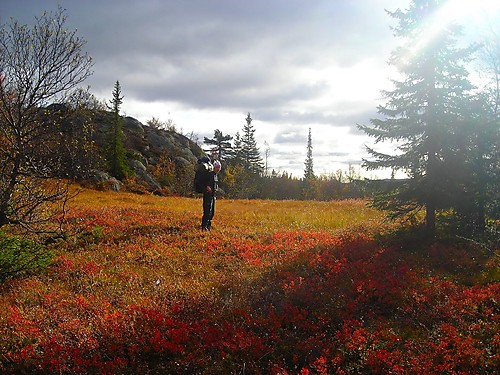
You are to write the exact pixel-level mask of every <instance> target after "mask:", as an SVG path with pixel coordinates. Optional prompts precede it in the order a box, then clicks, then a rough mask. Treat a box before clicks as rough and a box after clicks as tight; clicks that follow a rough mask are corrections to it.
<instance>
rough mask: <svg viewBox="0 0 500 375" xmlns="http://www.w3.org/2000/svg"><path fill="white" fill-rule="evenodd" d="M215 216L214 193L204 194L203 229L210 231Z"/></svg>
mask: <svg viewBox="0 0 500 375" xmlns="http://www.w3.org/2000/svg"><path fill="white" fill-rule="evenodd" d="M214 214H215V195H214V194H212V193H204V194H203V217H202V218H201V229H203V230H210V228H211V226H212V219H213V217H214Z"/></svg>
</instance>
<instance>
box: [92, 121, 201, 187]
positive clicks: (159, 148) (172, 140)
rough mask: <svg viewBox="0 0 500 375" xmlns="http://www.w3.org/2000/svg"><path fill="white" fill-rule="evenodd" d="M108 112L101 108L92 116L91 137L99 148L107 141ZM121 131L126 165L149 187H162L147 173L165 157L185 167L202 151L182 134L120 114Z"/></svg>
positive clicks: (192, 165) (108, 129) (176, 164)
mask: <svg viewBox="0 0 500 375" xmlns="http://www.w3.org/2000/svg"><path fill="white" fill-rule="evenodd" d="M110 116H111V114H110V113H109V112H101V113H99V114H97V115H96V116H95V118H94V140H95V142H96V143H97V144H98V145H99V146H100V148H101V149H104V148H105V147H106V144H107V134H109V132H110V125H109V124H110V123H112V121H111V120H112V119H111V117H110ZM123 135H124V146H125V148H126V150H127V155H128V161H129V166H130V169H131V170H132V171H133V172H134V174H135V177H136V178H137V179H138V180H140V181H141V182H142V183H143V185H145V186H146V187H147V189H148V190H151V191H156V190H158V189H161V188H163V187H165V186H164V185H162V183H160V182H159V181H158V180H157V179H155V178H154V177H153V175H152V174H151V173H150V171H151V170H152V169H154V167H155V166H157V165H158V164H159V163H161V162H162V161H164V160H165V158H168V159H169V160H170V161H171V162H172V163H173V164H174V166H175V169H176V170H177V169H179V171H186V170H189V169H193V170H194V166H195V164H196V161H197V160H198V158H199V157H200V156H202V155H203V151H202V149H201V148H200V147H199V146H198V145H197V144H196V143H194V142H193V141H191V140H190V139H189V138H187V137H186V136H184V135H182V134H179V133H176V132H174V131H171V130H165V129H158V128H153V127H151V126H148V125H144V124H142V123H141V122H140V121H138V120H137V119H135V118H133V117H123ZM191 167H192V168H191ZM183 173H184V172H183ZM170 185H171V186H168V188H170V189H171V190H175V186H174V185H175V184H174V183H171V184H170Z"/></svg>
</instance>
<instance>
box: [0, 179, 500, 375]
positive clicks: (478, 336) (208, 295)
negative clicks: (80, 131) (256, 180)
mask: <svg viewBox="0 0 500 375" xmlns="http://www.w3.org/2000/svg"><path fill="white" fill-rule="evenodd" d="M200 214H201V201H200V200H199V199H190V198H180V197H154V196H147V195H133V194H126V193H109V192H96V191H92V190H85V189H84V190H82V191H81V192H80V194H79V195H78V196H77V197H76V198H75V199H74V200H73V201H72V203H71V209H70V211H69V212H68V215H67V220H68V229H70V231H69V233H71V236H70V237H69V239H68V240H67V241H66V242H63V243H60V244H57V246H56V247H55V249H54V251H55V254H56V255H55V258H54V263H53V264H52V265H51V266H50V267H49V269H48V270H47V271H46V272H44V273H43V274H38V275H32V276H30V277H25V278H18V279H14V280H10V281H9V282H7V283H5V284H4V285H3V286H2V288H1V293H0V336H1V337H2V342H1V346H0V372H2V373H7V374H9V373H11V374H14V373H35V374H36V373H68V374H69V373H107V374H122V373H125V374H137V373H169V374H175V373H180V374H191V373H206V374H219V373H247V374H273V373H274V374H330V373H331V374H336V373H340V374H342V373H344V374H358V373H366V374H368V373H370V374H372V373H375V374H377V373H379V374H385V373H395V374H422V373H426V374H431V373H436V374H438V373H439V374H441V373H449V374H459V373H463V374H469V373H482V374H487V373H495V372H496V370H498V368H499V366H500V362H499V358H498V354H497V353H498V352H499V351H500V335H499V332H500V324H499V313H500V310H499V301H498V296H499V295H500V284H499V283H498V280H497V279H495V277H496V276H497V275H498V274H497V273H496V272H497V270H498V253H497V254H496V257H495V252H494V251H492V250H491V249H489V250H484V249H478V248H473V247H471V246H466V245H457V244H454V245H446V244H431V245H426V244H418V243H411V244H410V243H406V242H404V241H400V240H399V241H397V240H395V239H394V237H391V236H389V232H390V230H391V229H393V228H392V227H391V225H389V224H387V223H385V221H384V220H383V217H382V215H381V214H380V213H379V212H377V211H374V210H372V209H369V208H367V207H366V205H365V202H363V201H360V200H351V201H341V202H295V201H279V202H278V201H258V200H257V201H253V200H252V201H244V200H219V201H217V207H216V214H215V219H214V229H213V230H212V232H211V233H206V232H202V231H200V230H199V225H200Z"/></svg>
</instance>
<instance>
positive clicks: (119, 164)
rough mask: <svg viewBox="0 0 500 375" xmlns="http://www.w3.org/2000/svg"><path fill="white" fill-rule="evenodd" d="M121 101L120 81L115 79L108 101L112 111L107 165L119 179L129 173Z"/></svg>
mask: <svg viewBox="0 0 500 375" xmlns="http://www.w3.org/2000/svg"><path fill="white" fill-rule="evenodd" d="M122 103H123V96H121V88H120V82H118V81H116V83H115V86H114V89H113V99H112V100H111V101H110V104H111V107H110V110H111V112H112V120H111V134H110V144H109V150H108V166H109V171H110V173H111V175H113V176H114V177H116V178H118V179H119V180H122V179H124V178H125V177H127V176H129V175H130V174H131V171H130V169H129V168H128V165H127V157H126V150H125V147H124V146H123V123H122V117H121V116H120V106H121V105H122Z"/></svg>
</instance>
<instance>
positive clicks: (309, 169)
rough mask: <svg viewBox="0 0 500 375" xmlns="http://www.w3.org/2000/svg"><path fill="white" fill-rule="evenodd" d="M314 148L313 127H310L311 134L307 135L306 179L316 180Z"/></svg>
mask: <svg viewBox="0 0 500 375" xmlns="http://www.w3.org/2000/svg"><path fill="white" fill-rule="evenodd" d="M312 149H313V148H312V137H311V128H309V135H308V137H307V154H306V161H305V166H306V168H305V170H304V179H305V180H314V178H315V177H316V176H315V175H314V168H313V156H312Z"/></svg>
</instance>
